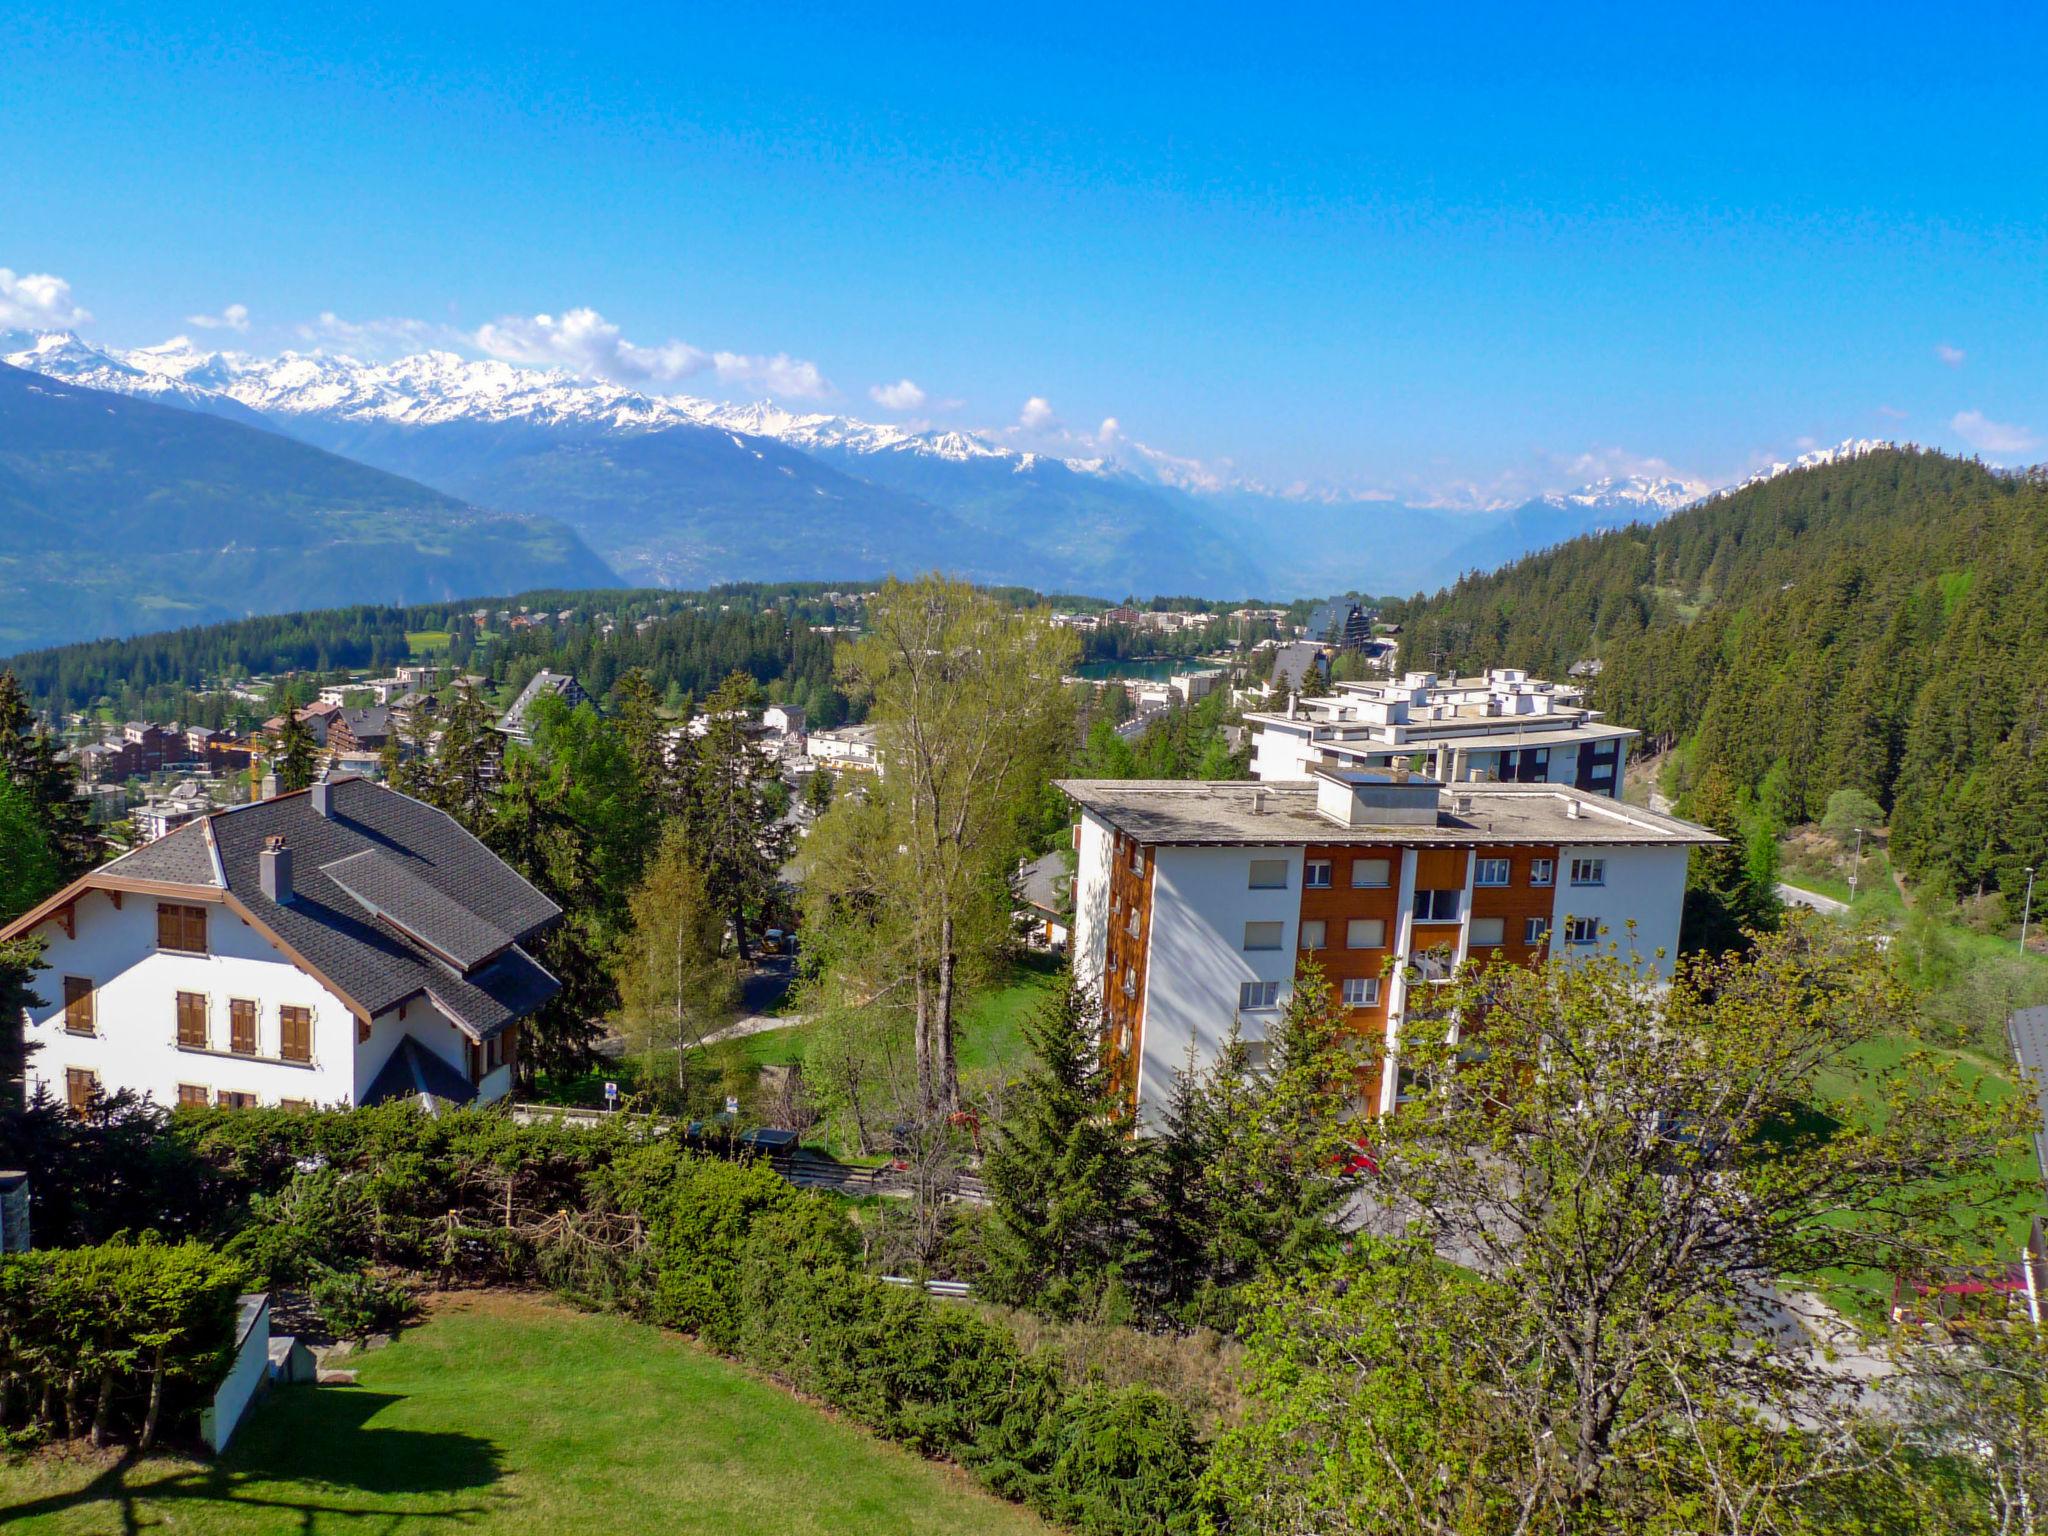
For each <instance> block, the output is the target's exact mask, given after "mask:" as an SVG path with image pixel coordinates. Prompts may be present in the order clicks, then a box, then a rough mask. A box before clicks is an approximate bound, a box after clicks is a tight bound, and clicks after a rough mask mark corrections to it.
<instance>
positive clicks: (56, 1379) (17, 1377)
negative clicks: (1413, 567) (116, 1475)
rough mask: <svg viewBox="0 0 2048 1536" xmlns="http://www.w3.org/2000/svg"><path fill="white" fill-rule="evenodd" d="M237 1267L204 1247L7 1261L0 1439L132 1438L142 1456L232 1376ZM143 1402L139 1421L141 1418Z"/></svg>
mask: <svg viewBox="0 0 2048 1536" xmlns="http://www.w3.org/2000/svg"><path fill="white" fill-rule="evenodd" d="M244 1278H245V1277H244V1274H243V1271H242V1267H241V1265H240V1264H238V1263H236V1262H235V1261H234V1260H232V1259H230V1258H228V1257H227V1256H225V1255H223V1254H219V1253H216V1252H214V1251H213V1250H212V1249H210V1248H208V1247H206V1246H204V1245H203V1244H200V1243H176V1244H171V1243H162V1242H156V1241H148V1242H140V1243H128V1242H116V1243H107V1244H104V1245H102V1246H99V1247H92V1248H49V1249H39V1250H37V1251H35V1252H31V1253H25V1254H17V1255H12V1256H9V1257H7V1258H4V1259H0V1429H18V1428H25V1429H27V1430H29V1431H30V1432H32V1433H48V1434H57V1433H61V1434H66V1435H72V1436H76V1435H79V1434H82V1433H85V1432H86V1430H87V1427H88V1423H89V1426H90V1432H91V1434H92V1438H93V1442H94V1443H95V1444H97V1445H104V1444H105V1443H106V1442H107V1441H108V1440H109V1439H110V1438H112V1437H113V1436H114V1435H115V1434H117V1433H119V1432H121V1431H122V1430H123V1429H125V1428H133V1429H134V1430H135V1431H136V1432H137V1433H138V1436H139V1439H140V1441H141V1444H142V1445H143V1447H144V1448H145V1449H147V1448H148V1446H149V1445H150V1444H151V1443H152V1442H153V1441H154V1440H155V1438H156V1433H157V1428H158V1425H159V1424H160V1422H161V1421H162V1417H163V1414H164V1413H165V1411H166V1409H167V1406H168V1411H169V1412H170V1413H171V1414H172V1416H173V1417H174V1418H182V1417H184V1416H185V1414H186V1413H187V1412H188V1411H189V1410H192V1409H196V1407H197V1406H198V1403H197V1398H196V1393H197V1392H201V1391H210V1390H211V1388H212V1386H213V1385H214V1383H215V1382H217V1381H218V1380H219V1379H220V1376H221V1374H222V1372H223V1371H225V1370H226V1368H227V1361H228V1355H229V1353H230V1351H231V1350H232V1349H233V1347H234V1336H235V1299H236V1297H237V1296H239V1295H240V1294H241V1292H242V1289H243V1283H244ZM138 1399H140V1400H141V1404H142V1411H141V1413H140V1416H139V1418H138V1417H137V1415H136V1412H135V1409H136V1406H137V1400H138Z"/></svg>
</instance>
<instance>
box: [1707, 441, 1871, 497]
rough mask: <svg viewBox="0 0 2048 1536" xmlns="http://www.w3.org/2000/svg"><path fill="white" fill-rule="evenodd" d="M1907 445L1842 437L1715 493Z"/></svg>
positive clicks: (1746, 477)
mask: <svg viewBox="0 0 2048 1536" xmlns="http://www.w3.org/2000/svg"><path fill="white" fill-rule="evenodd" d="M1910 446H1911V445H1910V444H1905V443H1896V442H1893V441H1892V440H1891V439H1890V438H1882V437H1845V438H1843V439H1842V441H1840V442H1839V443H1836V444H1835V445H1834V447H1832V448H1815V449H1813V450H1811V451H1810V452H1807V453H1802V454H1800V455H1799V457H1798V458H1796V459H1786V460H1784V461H1783V462H1782V463H1773V464H1770V465H1767V466H1766V467H1764V468H1763V469H1760V470H1758V471H1757V472H1756V473H1755V474H1752V475H1747V476H1745V477H1743V478H1742V479H1741V480H1738V481H1736V482H1735V484H1733V485H1729V486H1723V487H1722V488H1721V491H1720V492H1718V493H1717V494H1723V495H1725V494H1728V493H1730V492H1734V491H1740V490H1743V489H1745V488H1747V487H1749V486H1752V485H1762V484H1763V483H1764V482H1765V481H1766V480H1775V479H1777V478H1778V476H1780V475H1789V474H1791V473H1792V472H1793V471H1794V470H1799V469H1818V468H1820V467H1821V466H1822V465H1824V464H1840V463H1842V462H1843V461H1845V460H1847V459H1860V458H1862V457H1863V456H1864V455H1865V454H1866V453H1882V452H1884V451H1885V450H1887V449H1894V448H1902V447H1910Z"/></svg>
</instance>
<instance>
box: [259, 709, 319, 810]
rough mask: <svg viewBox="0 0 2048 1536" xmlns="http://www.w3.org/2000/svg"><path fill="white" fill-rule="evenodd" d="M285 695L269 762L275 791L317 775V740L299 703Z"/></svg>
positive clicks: (302, 785)
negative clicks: (282, 711) (282, 714)
mask: <svg viewBox="0 0 2048 1536" xmlns="http://www.w3.org/2000/svg"><path fill="white" fill-rule="evenodd" d="M285 698H286V700H287V702H286V704H285V709H284V724H283V725H281V726H280V727H278V732H277V741H276V743H275V744H274V746H273V748H272V753H271V759H270V763H271V771H272V772H274V773H275V774H276V775H277V787H278V791H279V792H280V793H283V794H289V793H290V792H291V791H293V790H295V789H305V788H306V787H308V786H309V785H310V784H312V782H313V780H314V779H316V778H318V777H319V774H320V744H319V743H318V742H316V741H315V740H314V739H313V728H312V727H311V726H309V725H308V724H306V721H305V717H304V716H303V715H301V714H300V713H299V708H298V706H297V705H296V704H293V703H291V702H290V698H291V695H290V694H289V693H287V694H286V695H285Z"/></svg>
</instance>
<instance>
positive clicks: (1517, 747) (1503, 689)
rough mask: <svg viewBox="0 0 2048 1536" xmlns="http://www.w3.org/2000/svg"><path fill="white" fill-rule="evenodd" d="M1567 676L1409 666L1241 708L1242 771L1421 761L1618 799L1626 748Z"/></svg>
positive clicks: (1446, 769) (1615, 728)
mask: <svg viewBox="0 0 2048 1536" xmlns="http://www.w3.org/2000/svg"><path fill="white" fill-rule="evenodd" d="M1584 700H1585V696H1584V694H1583V692H1582V691H1581V690H1580V689H1579V688H1578V687H1576V686H1575V685H1572V684H1568V683H1553V682H1547V681H1545V680H1543V679H1542V678H1533V677H1531V676H1529V674H1528V673H1526V672H1524V671H1521V670H1520V669H1518V668H1510V667H1496V668H1494V669H1492V670H1490V671H1488V672H1487V673H1486V674H1485V675H1484V676H1482V677H1463V678H1461V677H1439V676H1438V675H1437V674H1436V673H1434V672H1410V673H1408V674H1407V675H1406V676H1404V677H1402V678H1401V679H1400V680H1399V681H1398V682H1371V683H1338V684H1336V685H1335V688H1334V690H1333V692H1332V693H1331V694H1330V695H1329V696H1328V697H1325V698H1316V699H1289V700H1288V704H1287V708H1286V709H1285V710H1284V711H1276V712H1271V713H1256V714H1248V715H1246V716H1245V722H1246V724H1248V725H1250V726H1251V727H1252V730H1253V735H1252V776H1253V777H1254V778H1256V779H1259V780H1261V781H1263V782H1266V783H1285V782H1289V781H1296V780H1305V779H1307V778H1308V776H1309V774H1310V773H1311V771H1312V770H1314V769H1316V768H1319V767H1321V768H1338V769H1362V770H1372V769H1387V768H1395V767H1411V766H1417V760H1418V759H1419V760H1420V761H1419V766H1420V767H1421V769H1422V770H1423V771H1424V772H1427V773H1429V774H1430V775H1431V776H1433V777H1435V778H1438V779H1441V780H1443V781H1444V782H1446V783H1450V784H1466V783H1472V782H1483V781H1489V780H1491V781H1498V782H1501V783H1509V784H1569V785H1572V786H1574V787H1576V788H1578V789H1583V790H1586V791H1587V792H1589V793H1591V794H1596V795H1606V796H1609V797H1611V798H1615V799H1618V798H1620V795H1621V785H1622V778H1623V775H1624V774H1625V773H1626V772H1627V769H1628V744H1629V742H1631V741H1633V740H1634V739H1635V738H1636V737H1637V736H1638V735H1640V734H1641V733H1640V732H1638V731H1633V730H1630V729H1629V728H1628V727H1626V726H1620V725H1610V724H1608V723H1607V721H1606V720H1604V719H1603V718H1602V717H1601V714H1600V712H1599V711H1598V710H1596V709H1588V708H1587V707H1586V705H1585V701H1584Z"/></svg>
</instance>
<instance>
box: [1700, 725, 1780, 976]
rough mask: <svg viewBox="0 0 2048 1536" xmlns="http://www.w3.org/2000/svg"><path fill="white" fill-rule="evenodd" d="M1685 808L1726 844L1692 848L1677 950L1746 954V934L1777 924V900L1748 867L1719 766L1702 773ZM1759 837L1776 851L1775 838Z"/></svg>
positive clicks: (1732, 799) (1737, 814) (1729, 787)
mask: <svg viewBox="0 0 2048 1536" xmlns="http://www.w3.org/2000/svg"><path fill="white" fill-rule="evenodd" d="M1685 809H1686V813H1687V814H1688V815H1689V816H1691V817H1692V819H1693V820H1694V821H1697V822H1698V823H1699V824H1700V825H1701V826H1703V827H1705V828H1706V829H1707V830H1708V831H1709V832H1714V833H1717V834H1719V835H1720V836H1721V837H1724V838H1726V839H1727V841H1726V842H1725V843H1721V844H1716V845H1713V846H1709V847H1704V848H1695V849H1693V850H1692V851H1691V854H1690V855H1689V856H1688V858H1687V861H1686V872H1685V905H1684V907H1683V909H1682V911H1681V913H1680V917H1679V924H1678V947H1679V948H1680V949H1681V950H1682V951H1684V952H1685V953H1687V954H1695V953H1702V952H1704V953H1707V954H1717V955H1718V954H1726V953H1729V952H1731V951H1745V952H1746V951H1747V950H1748V949H1749V947H1750V941H1749V938H1748V935H1749V934H1751V933H1755V932H1760V931H1763V930H1767V929H1771V928H1775V927H1776V926H1777V918H1778V900H1777V893H1776V891H1775V890H1774V889H1772V888H1771V886H1770V885H1766V884H1764V882H1763V880H1762V879H1760V878H1759V876H1758V872H1757V871H1756V870H1755V868H1754V867H1753V865H1754V862H1755V859H1754V850H1753V849H1752V847H1751V843H1752V841H1753V839H1752V838H1751V836H1750V833H1749V831H1748V829H1746V828H1745V827H1744V825H1743V818H1742V813H1741V802H1740V800H1739V799H1738V797H1737V795H1736V793H1735V789H1734V785H1733V783H1732V781H1731V779H1730V777H1729V775H1728V773H1727V771H1726V770H1725V769H1723V768H1721V767H1720V766H1719V765H1718V764H1716V765H1715V766H1713V767H1710V768H1709V769H1707V771H1706V772H1705V773H1704V774H1702V775H1701V776H1700V781H1699V783H1698V784H1697V785H1695V786H1694V787H1693V790H1692V793H1691V794H1690V795H1689V796H1687V799H1686V806H1685ZM1764 836H1765V838H1766V840H1767V841H1768V842H1769V844H1770V848H1771V850H1772V851H1773V852H1775V850H1776V847H1777V843H1776V839H1775V837H1774V836H1772V835H1771V834H1770V832H1769V829H1768V828H1766V829H1765V834H1764ZM1774 883H1775V882H1773V884H1774Z"/></svg>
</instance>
